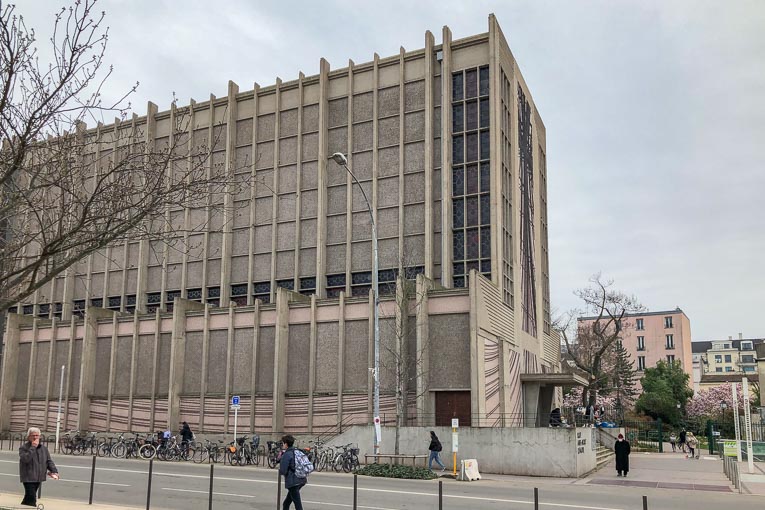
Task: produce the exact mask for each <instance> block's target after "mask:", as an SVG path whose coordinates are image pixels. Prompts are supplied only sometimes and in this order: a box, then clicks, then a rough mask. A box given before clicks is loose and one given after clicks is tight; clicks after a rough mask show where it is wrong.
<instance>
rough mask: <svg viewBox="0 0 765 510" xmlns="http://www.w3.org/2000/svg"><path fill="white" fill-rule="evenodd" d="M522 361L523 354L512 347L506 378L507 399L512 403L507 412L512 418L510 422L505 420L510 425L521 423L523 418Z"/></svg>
mask: <svg viewBox="0 0 765 510" xmlns="http://www.w3.org/2000/svg"><path fill="white" fill-rule="evenodd" d="M521 363H522V359H521V354H520V353H519V352H517V351H515V350H513V349H510V356H509V359H508V363H507V367H508V373H507V377H506V378H505V380H506V381H508V384H507V385H506V387H505V392H506V393H507V400H508V402H509V403H510V407H509V408H508V409H507V413H509V415H510V419H511V421H510V422H509V423H508V422H507V420H506V421H505V424H506V426H508V427H513V426H518V425H520V423H521V419H522V413H523V397H522V395H523V388H522V386H521Z"/></svg>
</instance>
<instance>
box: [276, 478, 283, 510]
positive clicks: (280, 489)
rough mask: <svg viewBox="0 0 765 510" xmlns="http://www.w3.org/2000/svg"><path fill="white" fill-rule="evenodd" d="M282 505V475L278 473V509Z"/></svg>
mask: <svg viewBox="0 0 765 510" xmlns="http://www.w3.org/2000/svg"><path fill="white" fill-rule="evenodd" d="M281 507H282V475H281V474H279V473H278V472H277V473H276V510H279V509H280V508H281Z"/></svg>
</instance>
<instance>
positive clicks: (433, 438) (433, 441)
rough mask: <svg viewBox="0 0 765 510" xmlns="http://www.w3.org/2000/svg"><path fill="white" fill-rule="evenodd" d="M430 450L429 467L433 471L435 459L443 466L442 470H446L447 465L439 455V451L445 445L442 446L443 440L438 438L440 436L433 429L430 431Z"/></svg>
mask: <svg viewBox="0 0 765 510" xmlns="http://www.w3.org/2000/svg"><path fill="white" fill-rule="evenodd" d="M428 450H430V457H429V458H428V469H430V470H431V471H433V461H434V460H435V461H436V464H438V465H439V466H441V471H442V472H443V471H446V466H444V463H443V462H441V456H440V455H439V452H440V451H441V450H443V446H441V441H439V440H438V436H437V435H436V433H435V432H433V431H432V430H431V431H430V446H428Z"/></svg>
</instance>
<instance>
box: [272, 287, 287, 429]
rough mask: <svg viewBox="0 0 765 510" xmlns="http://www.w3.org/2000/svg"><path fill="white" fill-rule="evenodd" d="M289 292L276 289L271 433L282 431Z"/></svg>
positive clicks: (285, 385) (285, 391)
mask: <svg viewBox="0 0 765 510" xmlns="http://www.w3.org/2000/svg"><path fill="white" fill-rule="evenodd" d="M289 303H290V291H288V290H287V289H283V288H278V289H276V332H275V333H276V334H275V342H274V400H273V421H272V430H273V432H282V431H284V403H285V400H286V393H287V376H288V373H287V358H288V356H289V339H290V328H289V316H290V309H289V306H290V305H289Z"/></svg>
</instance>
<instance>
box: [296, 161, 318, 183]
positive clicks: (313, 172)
mask: <svg viewBox="0 0 765 510" xmlns="http://www.w3.org/2000/svg"><path fill="white" fill-rule="evenodd" d="M300 172H301V176H300V179H301V180H300V189H301V190H307V189H317V187H318V182H319V165H318V163H317V162H316V161H314V162H311V163H303V164H302V165H301V166H300Z"/></svg>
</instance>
